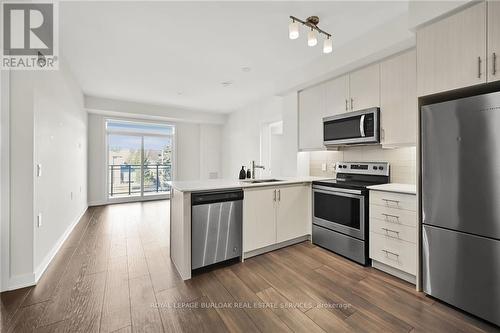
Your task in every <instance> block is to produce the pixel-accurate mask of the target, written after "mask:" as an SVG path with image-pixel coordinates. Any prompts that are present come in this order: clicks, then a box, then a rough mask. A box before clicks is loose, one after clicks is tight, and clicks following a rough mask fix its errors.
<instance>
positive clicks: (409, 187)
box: [368, 183, 417, 194]
mask: <svg viewBox="0 0 500 333" xmlns="http://www.w3.org/2000/svg"><path fill="white" fill-rule="evenodd" d="M368 188H369V189H370V190H377V191H386V192H397V193H405V194H417V186H416V185H414V184H400V183H389V184H380V185H372V186H368Z"/></svg>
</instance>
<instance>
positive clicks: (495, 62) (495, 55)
mask: <svg viewBox="0 0 500 333" xmlns="http://www.w3.org/2000/svg"><path fill="white" fill-rule="evenodd" d="M493 75H497V54H496V53H495V52H493Z"/></svg>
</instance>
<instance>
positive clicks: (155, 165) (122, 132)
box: [106, 120, 174, 199]
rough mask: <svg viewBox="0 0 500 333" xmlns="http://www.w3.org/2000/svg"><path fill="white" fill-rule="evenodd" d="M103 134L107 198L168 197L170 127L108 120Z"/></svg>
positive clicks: (170, 160)
mask: <svg viewBox="0 0 500 333" xmlns="http://www.w3.org/2000/svg"><path fill="white" fill-rule="evenodd" d="M106 132H107V140H108V160H107V163H108V166H107V167H108V198H110V199H112V198H134V197H135V198H141V197H145V196H149V197H150V196H161V195H163V196H166V195H168V194H169V191H170V187H169V186H168V184H167V182H168V181H170V180H171V179H172V165H173V135H174V128H173V126H169V125H161V124H149V123H133V122H125V121H116V120H108V121H107V122H106Z"/></svg>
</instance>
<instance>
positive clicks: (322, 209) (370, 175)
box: [312, 162, 389, 265]
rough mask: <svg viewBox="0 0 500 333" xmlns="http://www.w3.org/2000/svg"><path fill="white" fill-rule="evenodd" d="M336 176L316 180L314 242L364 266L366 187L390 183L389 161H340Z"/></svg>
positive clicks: (366, 222) (314, 188) (366, 210)
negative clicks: (329, 178)
mask: <svg viewBox="0 0 500 333" xmlns="http://www.w3.org/2000/svg"><path fill="white" fill-rule="evenodd" d="M335 170H336V172H337V176H336V179H332V180H324V181H314V182H313V226H312V241H313V243H314V244H317V245H319V246H321V247H324V248H326V249H329V250H331V251H333V252H335V253H338V254H340V255H342V256H344V257H347V258H349V259H351V260H354V261H356V262H358V263H360V264H362V265H368V264H369V257H368V233H369V228H368V192H369V191H368V189H367V186H370V185H376V184H385V183H388V182H389V164H388V163H386V162H376V163H372V162H338V163H337V164H336V166H335Z"/></svg>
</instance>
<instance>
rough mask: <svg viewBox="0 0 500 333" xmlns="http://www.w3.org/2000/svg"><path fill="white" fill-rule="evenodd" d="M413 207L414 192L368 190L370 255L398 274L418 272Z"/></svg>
mask: <svg viewBox="0 0 500 333" xmlns="http://www.w3.org/2000/svg"><path fill="white" fill-rule="evenodd" d="M416 208H417V207H416V196H415V195H412V194H402V193H395V192H384V191H375V190H370V235H369V237H370V241H369V243H370V258H371V259H372V260H374V261H375V262H378V263H381V264H383V265H384V266H386V267H390V268H393V269H396V270H391V271H390V272H388V273H394V272H398V271H399V272H402V273H403V274H401V275H399V276H400V277H404V276H408V275H410V276H412V277H414V276H415V275H416V274H417V213H416ZM375 265H376V263H374V266H375ZM405 274H406V275H405Z"/></svg>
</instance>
